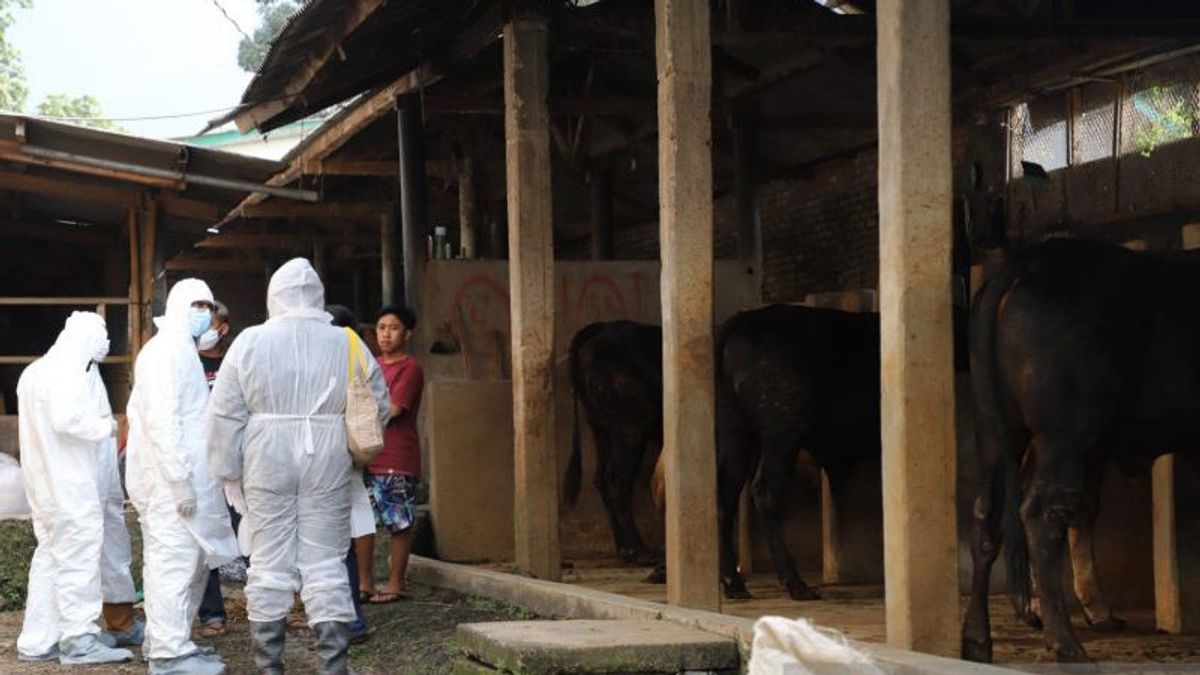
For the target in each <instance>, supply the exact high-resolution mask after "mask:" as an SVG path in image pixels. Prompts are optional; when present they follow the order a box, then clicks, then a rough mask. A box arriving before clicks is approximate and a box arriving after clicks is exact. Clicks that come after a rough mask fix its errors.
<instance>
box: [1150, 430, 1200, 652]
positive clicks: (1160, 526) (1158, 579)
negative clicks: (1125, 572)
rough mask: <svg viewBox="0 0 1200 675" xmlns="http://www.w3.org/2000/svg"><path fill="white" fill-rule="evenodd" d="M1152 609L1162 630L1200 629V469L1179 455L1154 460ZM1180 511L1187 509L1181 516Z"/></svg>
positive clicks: (1191, 630) (1192, 630)
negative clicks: (1199, 471) (1197, 517)
mask: <svg viewBox="0 0 1200 675" xmlns="http://www.w3.org/2000/svg"><path fill="white" fill-rule="evenodd" d="M1153 484H1154V614H1155V619H1156V623H1157V625H1158V630H1160V631H1164V632H1167V633H1194V632H1196V631H1197V629H1200V523H1197V522H1196V519H1195V518H1192V517H1189V516H1190V515H1191V514H1194V513H1197V512H1198V511H1200V474H1198V473H1197V471H1196V470H1195V469H1194V468H1192V467H1191V466H1189V465H1188V464H1187V462H1182V461H1180V458H1178V457H1176V456H1175V455H1173V454H1172V455H1163V456H1162V457H1159V458H1158V460H1157V461H1156V462H1155V463H1154V472H1153ZM1180 514H1186V515H1184V516H1183V517H1180Z"/></svg>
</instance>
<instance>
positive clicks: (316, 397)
mask: <svg viewBox="0 0 1200 675" xmlns="http://www.w3.org/2000/svg"><path fill="white" fill-rule="evenodd" d="M324 306H325V288H324V286H323V285H322V284H321V280H320V278H318V276H317V273H316V272H315V271H314V270H313V268H312V265H310V264H309V262H308V261H307V260H304V259H301V258H297V259H294V260H291V261H289V262H288V263H286V264H285V265H283V266H282V267H281V268H279V270H278V271H276V272H275V274H274V275H273V276H272V277H271V282H270V284H269V285H268V287H267V312H268V315H269V319H268V321H267V322H266V323H264V324H261V325H258V326H253V327H250V328H248V329H246V330H244V331H242V333H241V334H240V335H239V336H238V337H237V339H236V340H234V342H233V344H232V345H231V346H230V348H229V351H228V352H227V353H226V355H225V360H224V361H223V362H222V364H221V370H220V371H219V372H218V373H217V380H216V383H215V384H214V386H213V393H212V407H211V408H210V413H209V419H208V423H209V440H208V453H209V467H210V469H211V470H212V472H213V475H214V476H216V477H218V478H220V479H222V480H224V481H228V482H232V481H236V480H238V479H240V480H241V482H242V489H243V490H244V494H245V503H246V508H247V513H245V514H244V517H243V518H242V523H241V531H242V532H244V533H245V535H246V537H247V538H248V541H247V543H248V544H249V549H250V551H249V552H250V568H249V571H248V574H247V578H248V580H247V583H246V604H247V609H248V613H249V618H250V621H252V622H260V623H265V622H275V621H279V620H281V619H283V618H284V617H286V616H287V614H288V611H289V610H290V609H291V607H292V601H293V593H295V592H296V591H297V590H299V591H300V595H301V598H302V599H303V600H304V608H305V611H306V612H307V614H308V623H309V625H310V626H316V625H317V624H320V623H324V622H350V621H354V619H355V614H354V605H353V602H352V600H351V597H350V587H349V580H348V577H347V575H346V568H345V565H344V564H343V560H344V558H345V555H346V552H347V550H348V548H349V544H350V491H349V490H348V487H349V486H348V485H347V481H348V480H350V475H351V468H350V466H351V459H350V453H349V452H348V451H347V445H346V424H345V418H344V411H345V409H346V386H347V377H348V374H349V373H348V360H349V343H348V342H347V340H348V336H347V334H346V332H345V331H343V330H342V329H340V328H337V327H336V326H332V325H330V323H329V322H330V320H331V317H330V315H328V314H326V313H325V311H324ZM354 339H358V338H357V337H355V338H354ZM363 349H364V353H365V352H366V350H365V347H364V348H363ZM367 361H368V381H369V383H370V385H371V389H372V391H373V392H374V393H375V397H376V400H377V402H378V404H379V417H380V422H381V423H382V422H383V421H384V420H385V419H386V417H387V412H388V399H387V387H386V383H385V382H384V380H383V376H382V372H381V371H380V370H379V367H378V365H376V364H375V360H374V359H371V358H368V359H367Z"/></svg>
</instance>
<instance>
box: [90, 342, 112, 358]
mask: <svg viewBox="0 0 1200 675" xmlns="http://www.w3.org/2000/svg"><path fill="white" fill-rule="evenodd" d="M109 344H110V343H109V341H108V338H105V339H104V342H103V343H101V344H98V345H96V351H95V352H93V353H92V360H93V361H95V362H96V363H100V362H101V361H103V360H104V357H106V356H108V348H109Z"/></svg>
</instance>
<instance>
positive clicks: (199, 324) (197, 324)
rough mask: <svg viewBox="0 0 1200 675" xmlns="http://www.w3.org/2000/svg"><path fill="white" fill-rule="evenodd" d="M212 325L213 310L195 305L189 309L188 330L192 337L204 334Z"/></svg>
mask: <svg viewBox="0 0 1200 675" xmlns="http://www.w3.org/2000/svg"><path fill="white" fill-rule="evenodd" d="M211 326H212V312H211V311H209V310H207V309H200V308H199V307H193V308H191V309H190V310H188V332H189V333H191V334H192V337H194V338H198V337H200V336H201V335H204V332H205V331H207V330H208V329H209V328H210V327H211Z"/></svg>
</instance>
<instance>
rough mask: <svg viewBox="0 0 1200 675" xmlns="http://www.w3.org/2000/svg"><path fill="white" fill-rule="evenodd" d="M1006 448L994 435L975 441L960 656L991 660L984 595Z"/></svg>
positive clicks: (997, 528)
mask: <svg viewBox="0 0 1200 675" xmlns="http://www.w3.org/2000/svg"><path fill="white" fill-rule="evenodd" d="M1002 452H1006V449H1005V448H1004V446H1003V442H1002V441H1001V440H1000V439H999V438H996V437H992V438H981V439H980V444H979V457H980V464H981V466H980V475H981V476H983V477H984V479H983V484H982V489H981V490H980V491H979V494H978V495H976V497H975V502H974V504H973V505H972V508H971V562H972V570H971V599H970V601H969V602H968V604H967V615H966V618H965V619H963V629H962V658H964V659H966V660H968V661H978V662H981V663H991V661H992V625H991V615H990V614H989V612H988V595H989V588H990V585H991V574H992V565H993V564H994V563H995V562H996V557H997V555H998V554H999V552H1000V543H1001V538H1002V531H1001V523H1002V518H1003V515H1004V514H1003V509H1004V475H1003V473H1002V468H1001V466H1000V461H1001V459H1002V458H1001V456H1000V453H1002Z"/></svg>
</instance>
